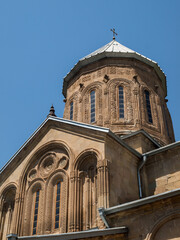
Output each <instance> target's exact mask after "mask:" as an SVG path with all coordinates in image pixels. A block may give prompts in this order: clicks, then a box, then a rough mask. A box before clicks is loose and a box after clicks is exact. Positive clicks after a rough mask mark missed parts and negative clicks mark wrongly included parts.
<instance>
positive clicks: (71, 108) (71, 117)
mask: <svg viewBox="0 0 180 240" xmlns="http://www.w3.org/2000/svg"><path fill="white" fill-rule="evenodd" d="M70 120H73V101H72V102H71V103H70Z"/></svg>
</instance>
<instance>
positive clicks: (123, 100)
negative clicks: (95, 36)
mask: <svg viewBox="0 0 180 240" xmlns="http://www.w3.org/2000/svg"><path fill="white" fill-rule="evenodd" d="M63 94H64V96H65V102H66V105H65V110H64V118H66V119H70V120H75V121H79V122H84V123H90V124H95V125H98V126H103V127H107V128H110V129H111V130H112V131H113V132H114V133H115V134H117V135H119V136H122V135H126V134H130V133H132V132H134V131H137V130H140V129H144V130H145V131H147V132H148V133H149V134H150V135H151V136H152V137H153V138H155V139H156V140H157V141H158V142H160V143H161V144H163V145H164V144H167V143H170V142H174V133H173V127H172V122H171V117H170V114H169V111H168V108H167V105H166V99H165V97H166V95H167V88H166V76H165V74H164V73H163V71H162V70H161V68H160V67H159V66H158V64H157V63H156V62H155V61H152V60H150V59H149V58H147V57H145V56H143V55H141V54H139V53H137V52H135V51H133V50H131V49H129V48H127V47H125V46H123V45H122V44H120V43H119V42H117V41H116V40H115V39H113V40H112V41H111V42H109V43H108V44H106V45H105V46H103V47H101V48H99V49H98V50H96V51H94V52H92V53H91V54H89V55H87V56H85V57H83V58H81V59H80V60H79V62H78V63H77V64H76V65H75V66H74V67H73V68H72V69H71V71H70V72H69V73H68V74H67V75H66V77H65V78H64V82H63Z"/></svg>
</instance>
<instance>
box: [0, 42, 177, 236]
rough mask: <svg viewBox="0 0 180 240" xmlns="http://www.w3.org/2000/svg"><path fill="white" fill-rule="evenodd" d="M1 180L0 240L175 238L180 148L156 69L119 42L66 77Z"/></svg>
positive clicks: (161, 75) (162, 78) (161, 78)
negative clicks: (57, 101)
mask: <svg viewBox="0 0 180 240" xmlns="http://www.w3.org/2000/svg"><path fill="white" fill-rule="evenodd" d="M63 95H64V97H65V99H64V101H65V109H64V117H63V118H58V117H56V115H55V111H54V108H53V106H52V107H51V110H50V113H49V115H48V116H47V118H46V119H45V121H44V122H43V123H42V124H41V125H40V127H39V128H38V129H37V130H36V131H35V132H34V133H33V135H32V136H31V137H30V138H29V139H28V140H27V141H26V142H25V144H24V145H23V146H22V147H21V148H20V149H19V150H18V151H17V153H16V154H15V155H14V156H13V157H12V158H11V159H10V160H9V161H8V162H7V164H6V165H5V166H4V167H3V168H2V169H1V171H0V239H2V240H5V239H7V238H8V239H9V240H17V239H22V240H30V239H31V240H37V239H41V240H52V239H54V240H60V239H129V240H130V239H133V240H142V239H144V240H164V239H173V240H174V239H180V159H179V155H180V142H174V141H175V139H174V132H173V126H172V121H171V117H170V114H169V111H168V108H167V105H166V102H167V100H166V95H167V89H166V77H165V75H164V73H163V71H162V70H161V69H160V67H159V66H158V64H157V63H156V62H154V61H152V60H150V59H148V58H146V57H144V56H142V55H140V54H138V53H136V52H135V51H133V50H131V49H129V48H127V47H125V46H123V45H121V44H120V43H118V42H117V41H116V40H115V39H113V41H111V42H110V43H108V44H107V45H105V46H103V47H102V48H100V49H98V50H96V51H95V52H93V53H91V54H90V55H88V56H86V57H84V58H82V59H80V60H79V62H78V63H77V64H76V65H75V66H74V68H73V69H72V70H71V71H70V72H69V73H68V74H67V76H66V77H65V78H64V83H63Z"/></svg>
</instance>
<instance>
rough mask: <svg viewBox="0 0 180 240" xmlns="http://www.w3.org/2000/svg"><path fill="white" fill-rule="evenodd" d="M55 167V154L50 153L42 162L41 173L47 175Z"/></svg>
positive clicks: (43, 175)
mask: <svg viewBox="0 0 180 240" xmlns="http://www.w3.org/2000/svg"><path fill="white" fill-rule="evenodd" d="M54 167H55V156H54V155H53V154H49V155H48V156H46V157H45V158H44V159H43V160H42V162H41V164H40V173H41V176H42V177H47V176H48V175H49V174H50V173H51V172H52V171H53V170H54Z"/></svg>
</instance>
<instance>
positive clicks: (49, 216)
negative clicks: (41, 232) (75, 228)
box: [45, 169, 69, 234]
mask: <svg viewBox="0 0 180 240" xmlns="http://www.w3.org/2000/svg"><path fill="white" fill-rule="evenodd" d="M68 180H69V179H68V176H67V173H66V171H65V170H63V169H58V170H56V171H55V172H53V173H52V174H51V175H50V176H49V178H48V179H47V181H46V194H45V198H46V199H47V201H46V204H45V216H46V219H45V233H47V234H48V233H65V232H67V219H68V211H67V210H68V183H69V181H68ZM58 182H60V183H61V191H60V228H59V229H55V224H54V223H55V211H56V185H57V183H58Z"/></svg>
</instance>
